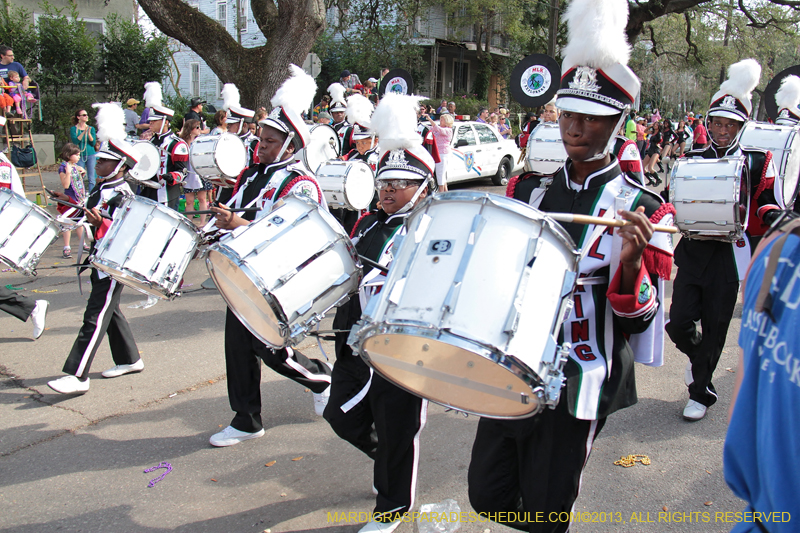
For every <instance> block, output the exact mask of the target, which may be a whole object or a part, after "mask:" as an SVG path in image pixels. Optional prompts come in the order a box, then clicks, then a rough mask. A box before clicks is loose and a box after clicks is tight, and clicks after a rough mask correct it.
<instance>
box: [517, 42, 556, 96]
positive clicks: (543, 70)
mask: <svg viewBox="0 0 800 533" xmlns="http://www.w3.org/2000/svg"><path fill="white" fill-rule="evenodd" d="M560 81H561V67H559V66H558V63H557V62H556V60H555V59H553V58H552V57H550V56H548V55H545V54H532V55H529V56H528V57H526V58H525V59H523V60H522V61H520V62H519V63H517V66H516V67H514V70H513V71H511V96H513V97H514V100H516V101H517V102H519V103H520V104H522V106H524V107H537V106H540V105H544V104H546V103H547V102H549V101H550V100H552V99H553V97H554V96H555V95H556V91H558V86H559V83H560Z"/></svg>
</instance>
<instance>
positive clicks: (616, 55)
mask: <svg viewBox="0 0 800 533" xmlns="http://www.w3.org/2000/svg"><path fill="white" fill-rule="evenodd" d="M564 21H565V22H566V23H567V30H568V38H567V41H568V43H567V46H566V47H565V48H564V63H563V65H562V69H561V70H562V72H566V71H567V70H569V69H570V68H572V67H575V66H587V67H593V68H607V67H609V66H611V65H613V64H614V63H622V64H623V65H627V64H628V60H629V59H630V56H631V47H630V45H629V44H628V39H627V37H626V35H625V26H626V25H627V24H628V0H572V1H571V2H570V3H569V7H567V12H566V13H565V14H564Z"/></svg>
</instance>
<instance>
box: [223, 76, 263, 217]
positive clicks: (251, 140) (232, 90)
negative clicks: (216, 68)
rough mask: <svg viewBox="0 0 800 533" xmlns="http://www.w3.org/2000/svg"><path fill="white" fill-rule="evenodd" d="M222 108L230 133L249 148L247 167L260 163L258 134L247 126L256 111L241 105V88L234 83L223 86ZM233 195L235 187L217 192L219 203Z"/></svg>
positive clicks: (224, 202) (225, 201) (226, 201)
mask: <svg viewBox="0 0 800 533" xmlns="http://www.w3.org/2000/svg"><path fill="white" fill-rule="evenodd" d="M222 102H223V104H222V108H223V109H225V110H226V111H227V112H228V115H227V117H226V119H225V124H226V125H227V128H228V133H232V134H234V135H238V136H239V138H240V139H241V140H242V142H243V143H244V145H245V147H246V148H247V166H246V167H245V169H247V168H250V167H252V166H253V165H255V164H257V163H258V136H257V135H254V134H252V133H251V132H250V128H248V127H246V124H247V123H248V122H251V121H252V120H253V117H254V116H255V114H256V112H255V111H253V110H252V109H247V108H244V107H241V106H240V105H239V89H237V88H236V85H234V84H233V83H226V84H225V86H224V87H222ZM231 196H233V187H220V188H219V191H218V192H217V203H220V204H226V203H228V201H229V200H230V199H231Z"/></svg>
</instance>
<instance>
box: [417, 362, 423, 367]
mask: <svg viewBox="0 0 800 533" xmlns="http://www.w3.org/2000/svg"><path fill="white" fill-rule="evenodd" d="M417 366H425V363H423V362H422V361H417Z"/></svg>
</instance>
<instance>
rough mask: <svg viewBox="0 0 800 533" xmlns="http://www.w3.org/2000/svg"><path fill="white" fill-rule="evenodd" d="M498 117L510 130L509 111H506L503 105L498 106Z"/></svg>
mask: <svg viewBox="0 0 800 533" xmlns="http://www.w3.org/2000/svg"><path fill="white" fill-rule="evenodd" d="M500 119H501V120H502V121H503V124H505V125H506V126H507V127H508V129H509V130H510V129H511V113H510V112H509V111H508V109H506V108H504V107H501V108H500Z"/></svg>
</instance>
